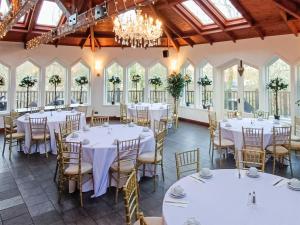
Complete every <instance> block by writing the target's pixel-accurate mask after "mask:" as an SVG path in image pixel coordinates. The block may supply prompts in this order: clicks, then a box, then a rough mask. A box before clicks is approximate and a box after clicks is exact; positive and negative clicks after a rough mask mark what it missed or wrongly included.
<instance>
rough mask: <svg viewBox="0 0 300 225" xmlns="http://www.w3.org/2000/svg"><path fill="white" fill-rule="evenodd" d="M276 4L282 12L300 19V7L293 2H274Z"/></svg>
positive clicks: (275, 0)
mask: <svg viewBox="0 0 300 225" xmlns="http://www.w3.org/2000/svg"><path fill="white" fill-rule="evenodd" d="M273 1H274V3H275V4H276V5H277V6H278V7H279V8H280V9H282V10H284V11H286V12H287V13H289V14H290V15H292V16H294V17H296V18H297V19H300V5H299V4H297V3H296V2H293V1H290V0H289V1H287V0H273Z"/></svg>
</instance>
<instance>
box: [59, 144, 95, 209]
mask: <svg viewBox="0 0 300 225" xmlns="http://www.w3.org/2000/svg"><path fill="white" fill-rule="evenodd" d="M59 148H60V149H59V154H60V156H59V158H60V166H59V179H58V180H59V202H60V200H61V196H62V193H63V191H64V183H65V182H67V181H75V182H78V186H79V194H80V205H81V207H83V200H82V177H83V175H85V174H91V175H92V171H93V166H92V165H91V164H90V163H87V162H82V144H81V143H78V142H65V141H62V142H60V144H59Z"/></svg>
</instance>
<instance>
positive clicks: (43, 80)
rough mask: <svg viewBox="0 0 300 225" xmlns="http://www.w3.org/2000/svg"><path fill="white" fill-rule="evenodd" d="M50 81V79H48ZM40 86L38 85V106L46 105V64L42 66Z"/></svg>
mask: <svg viewBox="0 0 300 225" xmlns="http://www.w3.org/2000/svg"><path fill="white" fill-rule="evenodd" d="M47 82H48V81H47ZM38 85H39V87H38V99H39V100H38V106H39V105H40V106H42V107H43V106H45V97H46V69H45V66H43V67H40V77H39V84H38Z"/></svg>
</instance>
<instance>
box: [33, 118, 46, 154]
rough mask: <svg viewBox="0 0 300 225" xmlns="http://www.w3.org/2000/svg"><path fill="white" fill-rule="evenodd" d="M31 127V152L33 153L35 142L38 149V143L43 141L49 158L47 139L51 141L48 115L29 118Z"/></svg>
mask: <svg viewBox="0 0 300 225" xmlns="http://www.w3.org/2000/svg"><path fill="white" fill-rule="evenodd" d="M29 127H30V137H31V140H30V146H29V154H30V153H31V147H32V145H33V144H34V143H35V149H36V151H37V148H38V144H39V143H40V142H41V143H42V144H44V148H45V153H46V157H47V158H48V151H47V141H49V143H50V149H51V142H50V134H49V131H48V129H47V117H44V118H29Z"/></svg>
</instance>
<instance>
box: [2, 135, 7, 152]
mask: <svg viewBox="0 0 300 225" xmlns="http://www.w3.org/2000/svg"><path fill="white" fill-rule="evenodd" d="M5 145H6V139H5V138H4V143H3V150H2V155H4V151H5Z"/></svg>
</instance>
